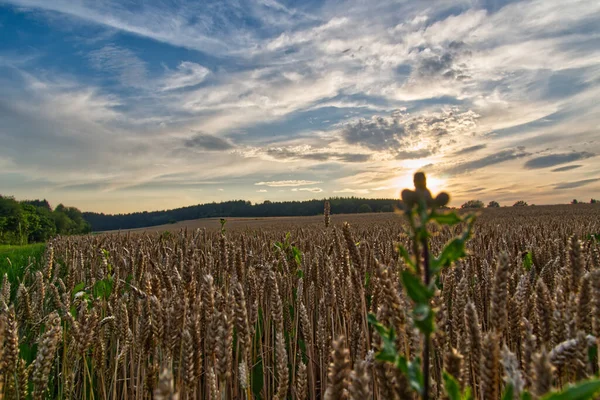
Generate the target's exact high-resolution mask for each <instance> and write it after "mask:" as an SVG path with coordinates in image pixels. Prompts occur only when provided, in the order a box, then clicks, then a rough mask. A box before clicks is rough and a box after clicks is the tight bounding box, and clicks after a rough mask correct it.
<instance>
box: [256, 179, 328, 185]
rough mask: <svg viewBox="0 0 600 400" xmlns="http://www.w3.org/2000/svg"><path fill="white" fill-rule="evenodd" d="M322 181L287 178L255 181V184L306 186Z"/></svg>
mask: <svg viewBox="0 0 600 400" xmlns="http://www.w3.org/2000/svg"><path fill="white" fill-rule="evenodd" d="M317 183H322V182H321V181H305V180H288V181H269V182H257V183H255V184H254V185H256V186H269V187H285V186H307V185H314V184H317Z"/></svg>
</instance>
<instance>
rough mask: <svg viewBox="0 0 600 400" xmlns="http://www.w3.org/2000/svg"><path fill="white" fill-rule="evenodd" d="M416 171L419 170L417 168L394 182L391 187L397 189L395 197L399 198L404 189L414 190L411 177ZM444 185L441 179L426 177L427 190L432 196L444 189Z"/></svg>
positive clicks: (444, 181) (443, 180)
mask: <svg viewBox="0 0 600 400" xmlns="http://www.w3.org/2000/svg"><path fill="white" fill-rule="evenodd" d="M418 171H419V169H418V168H417V169H415V170H413V171H412V172H410V173H408V174H405V175H402V176H400V177H398V178H396V179H395V180H394V183H393V187H394V188H396V189H397V191H396V195H397V196H400V192H402V190H404V189H414V187H415V184H414V183H413V177H414V174H415V172H418ZM445 183H446V180H445V179H443V178H438V177H435V176H432V175H427V188H429V190H430V191H431V194H432V195H433V196H435V195H437V194H438V193H439V192H441V191H442V190H443V189H444V186H445Z"/></svg>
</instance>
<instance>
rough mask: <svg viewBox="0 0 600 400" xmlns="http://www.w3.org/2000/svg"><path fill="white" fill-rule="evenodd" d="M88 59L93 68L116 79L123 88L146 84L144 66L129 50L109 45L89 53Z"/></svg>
mask: <svg viewBox="0 0 600 400" xmlns="http://www.w3.org/2000/svg"><path fill="white" fill-rule="evenodd" d="M88 58H89V60H90V64H91V65H92V67H93V68H95V69H96V70H98V71H100V72H104V73H109V74H110V75H114V76H116V77H118V79H119V80H120V81H121V83H122V84H123V85H125V86H142V85H144V84H145V83H146V75H147V71H146V64H145V63H144V61H142V60H141V59H140V58H138V57H137V56H136V55H135V54H134V53H133V52H132V51H131V50H128V49H125V48H122V47H118V46H115V45H112V44H111V45H106V46H104V47H102V48H100V49H98V50H93V51H91V52H90V53H89V54H88Z"/></svg>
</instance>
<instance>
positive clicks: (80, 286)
mask: <svg viewBox="0 0 600 400" xmlns="http://www.w3.org/2000/svg"><path fill="white" fill-rule="evenodd" d="M83 289H85V282H79V283H78V284H77V285H75V287H74V288H73V290H72V291H71V295H75V293H79V292H81V291H82V290H83Z"/></svg>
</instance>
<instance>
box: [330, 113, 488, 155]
mask: <svg viewBox="0 0 600 400" xmlns="http://www.w3.org/2000/svg"><path fill="white" fill-rule="evenodd" d="M478 117H479V116H478V115H477V114H475V113H474V112H472V111H466V112H459V111H457V110H446V111H442V112H439V113H432V114H427V115H417V116H413V115H410V114H408V113H406V112H403V111H401V110H397V111H394V112H393V113H392V115H391V116H389V117H382V116H373V117H371V118H370V119H366V118H362V119H360V120H358V121H355V122H351V123H349V124H346V125H345V126H344V127H343V128H342V130H341V135H342V138H343V140H344V141H345V142H346V143H348V144H351V145H360V146H363V147H366V148H368V149H370V150H374V151H387V152H390V153H392V154H393V155H395V156H396V158H398V159H414V158H422V157H427V156H429V155H432V154H434V153H436V152H437V151H438V150H439V147H440V141H441V140H442V139H444V138H447V137H448V136H451V135H453V134H457V133H460V134H464V133H465V132H468V131H470V130H471V129H473V127H475V125H476V120H477V118H478ZM423 143H424V144H425V147H423V145H422V144H423ZM415 146H418V147H419V149H418V150H411V149H412V148H414V147H415Z"/></svg>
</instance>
